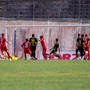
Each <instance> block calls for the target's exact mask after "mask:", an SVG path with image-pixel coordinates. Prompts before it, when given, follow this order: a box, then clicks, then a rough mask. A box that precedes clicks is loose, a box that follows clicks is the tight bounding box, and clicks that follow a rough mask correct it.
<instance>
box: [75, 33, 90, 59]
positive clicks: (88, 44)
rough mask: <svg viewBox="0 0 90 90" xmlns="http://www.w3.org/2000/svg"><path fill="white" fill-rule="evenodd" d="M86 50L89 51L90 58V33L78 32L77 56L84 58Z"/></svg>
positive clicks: (89, 57) (89, 56)
mask: <svg viewBox="0 0 90 90" xmlns="http://www.w3.org/2000/svg"><path fill="white" fill-rule="evenodd" d="M86 51H87V52H88V60H89V59H90V33H89V35H87V34H85V35H84V34H81V35H80V34H78V38H77V40H76V58H77V59H81V60H84V59H86V58H85V54H86ZM78 52H80V58H78Z"/></svg>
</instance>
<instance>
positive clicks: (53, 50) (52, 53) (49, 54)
mask: <svg viewBox="0 0 90 90" xmlns="http://www.w3.org/2000/svg"><path fill="white" fill-rule="evenodd" d="M53 53H54V50H52V51H51V52H50V54H49V59H51V55H52V54H53Z"/></svg>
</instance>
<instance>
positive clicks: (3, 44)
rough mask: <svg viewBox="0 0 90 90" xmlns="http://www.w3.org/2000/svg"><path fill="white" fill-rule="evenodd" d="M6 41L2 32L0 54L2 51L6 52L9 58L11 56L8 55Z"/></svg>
mask: <svg viewBox="0 0 90 90" xmlns="http://www.w3.org/2000/svg"><path fill="white" fill-rule="evenodd" d="M6 42H7V40H6V38H5V36H4V33H2V36H1V37H0V49H1V53H2V55H3V56H4V52H6V53H7V55H8V59H10V58H11V56H10V54H9V52H8V48H7V46H6ZM7 43H8V42H7ZM8 44H9V43H8ZM2 58H3V57H2Z"/></svg>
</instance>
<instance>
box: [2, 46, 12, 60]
mask: <svg viewBox="0 0 90 90" xmlns="http://www.w3.org/2000/svg"><path fill="white" fill-rule="evenodd" d="M4 51H5V52H6V53H7V55H8V59H10V58H12V57H11V56H10V53H9V52H8V49H7V47H4Z"/></svg>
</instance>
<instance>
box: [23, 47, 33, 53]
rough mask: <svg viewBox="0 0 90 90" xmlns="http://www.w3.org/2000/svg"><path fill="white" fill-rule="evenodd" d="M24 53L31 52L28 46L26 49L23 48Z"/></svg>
mask: <svg viewBox="0 0 90 90" xmlns="http://www.w3.org/2000/svg"><path fill="white" fill-rule="evenodd" d="M24 53H28V54H32V52H31V50H30V49H29V48H27V49H26V48H25V49H24Z"/></svg>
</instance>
